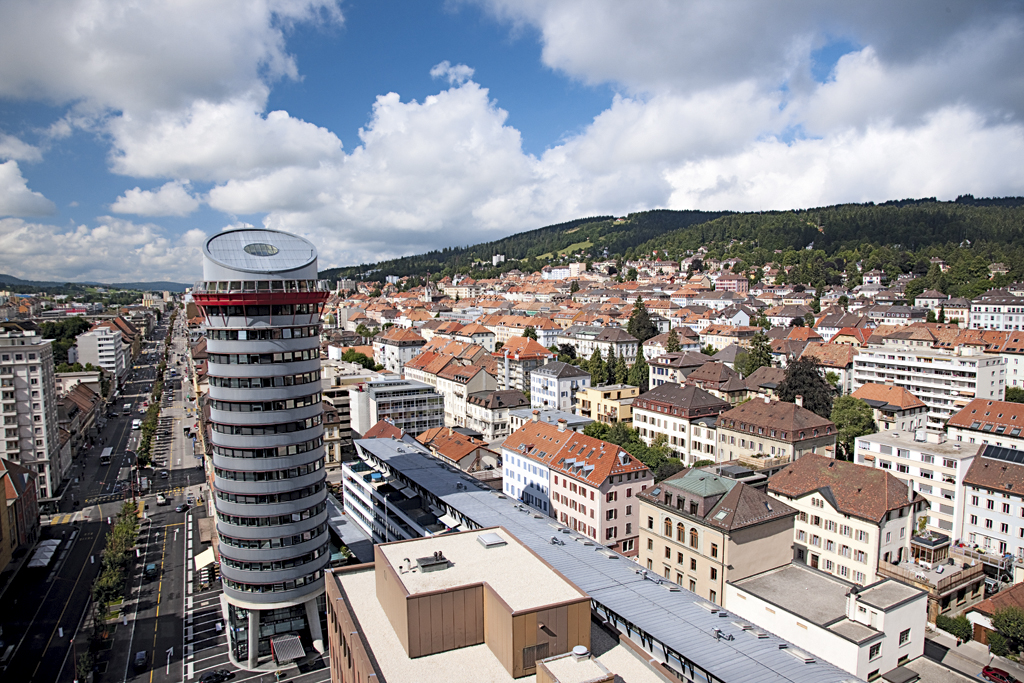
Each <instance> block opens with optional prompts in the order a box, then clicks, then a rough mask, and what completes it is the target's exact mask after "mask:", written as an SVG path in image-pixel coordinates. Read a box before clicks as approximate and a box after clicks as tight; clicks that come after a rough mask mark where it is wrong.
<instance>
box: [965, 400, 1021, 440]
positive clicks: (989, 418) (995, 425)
mask: <svg viewBox="0 0 1024 683" xmlns="http://www.w3.org/2000/svg"><path fill="white" fill-rule="evenodd" d="M1021 430H1024V404H1021V403H1011V402H1009V401H990V400H987V399H982V398H976V399H974V400H973V401H971V402H970V403H968V404H967V405H966V406H964V407H963V408H962V409H961V410H960V412H958V413H956V414H955V415H953V417H951V418H949V421H948V422H946V434H947V435H948V436H949V439H950V440H951V441H956V442H958V443H960V442H962V443H966V444H975V443H980V444H991V445H993V446H1002V447H1005V448H1009V449H1011V450H1021V451H1024V435H1022V434H1021Z"/></svg>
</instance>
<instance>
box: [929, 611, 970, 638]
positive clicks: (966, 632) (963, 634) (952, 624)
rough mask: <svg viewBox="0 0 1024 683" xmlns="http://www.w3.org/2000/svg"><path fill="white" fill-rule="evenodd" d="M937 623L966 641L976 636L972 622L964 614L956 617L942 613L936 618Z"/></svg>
mask: <svg viewBox="0 0 1024 683" xmlns="http://www.w3.org/2000/svg"><path fill="white" fill-rule="evenodd" d="M935 625H936V626H938V627H939V628H941V629H942V630H943V631H945V632H946V633H949V634H950V635H952V636H953V637H955V638H959V639H960V640H962V641H963V642H965V643H966V642H968V641H970V640H971V639H973V637H974V628H973V627H972V626H971V622H969V621H968V620H967V617H965V616H964V615H962V614H961V615H960V616H958V617H956V618H954V619H950V618H949V617H947V616H946V615H944V614H940V615H939V616H938V617H936V618H935Z"/></svg>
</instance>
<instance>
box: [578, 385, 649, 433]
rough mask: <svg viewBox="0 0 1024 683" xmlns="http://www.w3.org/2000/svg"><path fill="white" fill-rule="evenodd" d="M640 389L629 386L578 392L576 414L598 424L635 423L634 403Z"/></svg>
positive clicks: (613, 386)
mask: <svg viewBox="0 0 1024 683" xmlns="http://www.w3.org/2000/svg"><path fill="white" fill-rule="evenodd" d="M639 395H640V389H639V388H638V387H633V386H630V385H628V384H609V385H606V386H600V387H586V388H583V389H580V390H579V391H577V392H576V414H577V415H581V416H583V417H589V418H590V419H592V420H596V421H598V422H604V423H606V424H615V423H616V422H625V423H627V424H630V423H632V422H633V401H634V400H635V399H636V397H637V396H639Z"/></svg>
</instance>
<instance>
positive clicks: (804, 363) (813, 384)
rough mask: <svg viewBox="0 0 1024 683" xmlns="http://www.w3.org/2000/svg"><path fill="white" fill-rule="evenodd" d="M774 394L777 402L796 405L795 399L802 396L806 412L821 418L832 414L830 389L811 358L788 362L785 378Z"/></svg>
mask: <svg viewBox="0 0 1024 683" xmlns="http://www.w3.org/2000/svg"><path fill="white" fill-rule="evenodd" d="M775 393H776V395H777V396H778V397H779V400H782V401H788V402H789V403H796V397H797V396H803V397H804V408H806V409H807V410H810V411H811V412H813V413H816V414H818V415H821V416H822V417H828V416H829V415H831V414H832V387H831V386H829V384H828V382H826V381H825V378H824V377H822V376H821V370H820V369H819V368H818V364H817V363H816V362H815V361H814V359H813V358H810V357H804V358H800V359H798V360H794V361H790V363H789V365H787V366H786V376H785V378H783V380H782V383H781V384H779V386H778V389H776V390H775Z"/></svg>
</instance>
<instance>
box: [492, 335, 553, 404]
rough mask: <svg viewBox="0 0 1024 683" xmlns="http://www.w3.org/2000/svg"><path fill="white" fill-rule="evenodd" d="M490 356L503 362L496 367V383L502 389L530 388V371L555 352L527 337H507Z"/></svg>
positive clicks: (523, 389)
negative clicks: (501, 365)
mask: <svg viewBox="0 0 1024 683" xmlns="http://www.w3.org/2000/svg"><path fill="white" fill-rule="evenodd" d="M491 355H492V357H493V358H494V359H495V360H496V361H498V363H503V367H501V368H499V369H498V372H499V375H498V385H499V387H500V388H502V389H506V390H508V389H516V390H518V391H523V392H526V391H529V390H530V373H531V372H533V371H534V370H536V369H537V368H539V367H541V366H542V365H544V364H546V363H547V362H548V361H550V360H552V359H553V358H554V357H555V354H553V353H551V351H550V350H549V349H547V348H545V347H544V346H541V345H540V344H539V343H538V342H536V341H534V340H533V339H530V338H529V337H509V339H508V341H507V342H506V343H505V345H504V346H502V347H501V348H500V349H498V350H497V351H494V352H493V353H492V354H491Z"/></svg>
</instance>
